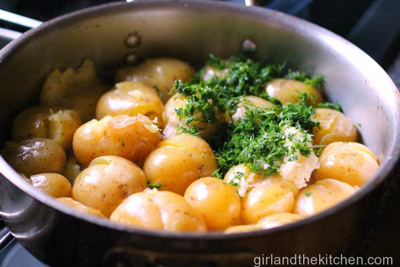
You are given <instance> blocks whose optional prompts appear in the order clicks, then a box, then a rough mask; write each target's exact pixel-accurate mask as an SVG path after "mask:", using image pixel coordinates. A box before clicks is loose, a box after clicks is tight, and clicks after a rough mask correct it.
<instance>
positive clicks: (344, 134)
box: [312, 108, 357, 145]
mask: <svg viewBox="0 0 400 267" xmlns="http://www.w3.org/2000/svg"><path fill="white" fill-rule="evenodd" d="M313 121H318V122H319V127H314V129H313V132H312V133H313V135H314V144H316V145H329V144H330V143H333V142H339V141H342V142H356V141H357V129H356V127H354V125H353V123H352V122H351V120H350V119H349V118H347V117H346V116H345V115H344V114H343V113H341V112H339V111H337V110H334V109H328V108H317V109H316V111H315V115H314V118H313Z"/></svg>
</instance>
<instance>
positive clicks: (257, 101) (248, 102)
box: [225, 95, 275, 125]
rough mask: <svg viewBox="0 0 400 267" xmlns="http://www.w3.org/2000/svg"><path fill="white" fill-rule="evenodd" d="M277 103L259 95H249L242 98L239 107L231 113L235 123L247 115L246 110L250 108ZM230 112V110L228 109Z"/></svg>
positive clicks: (272, 105)
mask: <svg viewBox="0 0 400 267" xmlns="http://www.w3.org/2000/svg"><path fill="white" fill-rule="evenodd" d="M274 106H275V105H274V104H272V103H271V102H269V101H267V100H265V99H263V98H261V97H257V96H253V95H248V96H244V97H241V98H240V102H239V104H238V105H237V108H236V110H235V111H234V112H232V114H231V118H232V122H233V124H234V125H235V124H236V123H237V121H238V120H239V119H241V118H243V117H244V116H245V115H246V110H247V109H250V108H260V107H274ZM227 112H229V111H227ZM225 117H227V118H225V119H226V121H229V115H228V116H225Z"/></svg>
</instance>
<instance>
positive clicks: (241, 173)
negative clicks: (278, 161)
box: [224, 164, 265, 197]
mask: <svg viewBox="0 0 400 267" xmlns="http://www.w3.org/2000/svg"><path fill="white" fill-rule="evenodd" d="M264 180H265V177H264V176H263V175H262V174H259V173H255V172H252V171H251V169H250V167H249V166H245V165H244V164H239V165H236V166H234V167H232V168H231V169H230V170H229V171H228V172H227V173H226V174H225V176H224V181H225V182H227V183H229V184H232V185H234V186H235V187H236V189H237V191H238V193H239V195H240V196H241V197H244V196H245V195H246V194H247V193H248V192H249V191H250V190H251V189H252V188H253V187H256V186H257V185H260V184H261V183H262V182H263V181H264Z"/></svg>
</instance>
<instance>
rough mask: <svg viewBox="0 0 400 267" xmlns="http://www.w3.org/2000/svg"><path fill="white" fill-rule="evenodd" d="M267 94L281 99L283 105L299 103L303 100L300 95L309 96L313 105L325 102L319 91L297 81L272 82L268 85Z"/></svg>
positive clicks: (279, 80)
mask: <svg viewBox="0 0 400 267" xmlns="http://www.w3.org/2000/svg"><path fill="white" fill-rule="evenodd" d="M265 92H266V93H267V94H268V95H269V96H270V97H274V98H277V99H279V100H280V101H281V103H282V104H286V103H297V102H299V101H300V100H301V99H300V98H299V94H302V93H306V94H307V96H308V97H309V100H310V102H311V103H312V104H317V103H322V102H323V98H322V95H321V93H320V92H319V91H318V90H317V89H315V88H314V87H312V86H309V85H306V84H305V83H303V82H299V81H295V80H288V79H275V80H272V81H270V82H268V83H267V84H266V87H265Z"/></svg>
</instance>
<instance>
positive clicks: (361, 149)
mask: <svg viewBox="0 0 400 267" xmlns="http://www.w3.org/2000/svg"><path fill="white" fill-rule="evenodd" d="M319 164H320V167H319V169H316V170H315V171H314V173H313V178H314V179H315V180H322V179H326V178H332V179H336V180H339V181H342V182H345V183H348V184H350V185H353V186H354V185H357V186H362V185H363V184H365V183H366V182H368V181H369V180H370V179H371V178H372V176H373V175H374V174H375V172H376V171H377V170H378V168H379V165H378V162H377V159H376V157H375V155H374V154H373V153H372V151H371V150H369V149H368V148H367V147H366V146H364V145H362V144H359V143H354V142H350V143H344V142H334V143H331V144H329V145H328V146H326V147H325V148H324V149H323V150H322V153H321V155H320V156H319Z"/></svg>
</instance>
